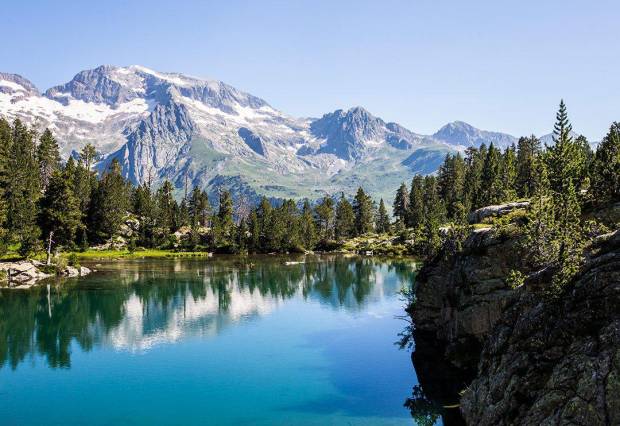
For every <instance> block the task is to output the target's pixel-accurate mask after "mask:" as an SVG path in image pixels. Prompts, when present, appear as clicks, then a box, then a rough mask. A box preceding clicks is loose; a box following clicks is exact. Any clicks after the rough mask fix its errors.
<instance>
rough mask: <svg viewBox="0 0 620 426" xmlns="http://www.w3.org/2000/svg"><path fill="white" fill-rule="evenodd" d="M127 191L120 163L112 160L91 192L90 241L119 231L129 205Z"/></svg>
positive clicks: (127, 187) (101, 239)
mask: <svg viewBox="0 0 620 426" xmlns="http://www.w3.org/2000/svg"><path fill="white" fill-rule="evenodd" d="M129 193H130V192H129V185H128V183H127V182H126V181H125V179H124V178H123V176H122V174H121V165H120V164H119V163H118V161H116V160H113V161H112V163H111V164H110V167H109V168H108V170H107V171H106V172H105V173H104V175H103V176H102V178H101V181H100V182H99V185H98V186H97V189H96V190H95V191H94V193H93V198H92V202H91V206H90V212H91V213H90V215H89V230H90V234H91V238H90V240H91V241H105V240H107V239H109V238H111V237H112V236H114V235H115V234H116V233H117V232H118V231H119V229H120V227H121V225H122V224H123V220H124V218H125V216H126V214H127V211H128V210H129V207H130V205H129Z"/></svg>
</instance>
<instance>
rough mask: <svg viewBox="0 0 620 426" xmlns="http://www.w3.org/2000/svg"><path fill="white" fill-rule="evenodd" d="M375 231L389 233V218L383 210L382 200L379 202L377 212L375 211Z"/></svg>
mask: <svg viewBox="0 0 620 426" xmlns="http://www.w3.org/2000/svg"><path fill="white" fill-rule="evenodd" d="M375 229H376V230H377V232H379V233H386V232H390V217H389V216H388V213H387V210H386V209H385V203H384V202H383V198H382V199H381V201H380V202H379V210H378V211H377V219H376V224H375Z"/></svg>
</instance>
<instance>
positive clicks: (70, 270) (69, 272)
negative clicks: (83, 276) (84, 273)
mask: <svg viewBox="0 0 620 426" xmlns="http://www.w3.org/2000/svg"><path fill="white" fill-rule="evenodd" d="M63 274H64V275H66V276H68V277H78V276H80V271H79V270H78V269H77V268H74V267H73V266H67V267H66V268H65V270H64V271H63Z"/></svg>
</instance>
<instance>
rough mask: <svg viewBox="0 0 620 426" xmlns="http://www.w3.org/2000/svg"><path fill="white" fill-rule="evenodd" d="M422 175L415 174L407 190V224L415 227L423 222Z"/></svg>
mask: <svg viewBox="0 0 620 426" xmlns="http://www.w3.org/2000/svg"><path fill="white" fill-rule="evenodd" d="M424 210H425V207H424V177H423V176H422V175H415V176H414V177H413V179H412V180H411V191H410V192H409V214H408V219H407V226H409V227H412V228H417V227H419V226H420V225H422V223H423V222H424Z"/></svg>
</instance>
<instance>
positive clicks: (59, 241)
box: [39, 170, 82, 246]
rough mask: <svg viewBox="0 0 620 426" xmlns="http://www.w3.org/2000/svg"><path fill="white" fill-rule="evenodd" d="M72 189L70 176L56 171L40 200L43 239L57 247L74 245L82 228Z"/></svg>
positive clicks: (78, 208) (40, 222)
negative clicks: (50, 241)
mask: <svg viewBox="0 0 620 426" xmlns="http://www.w3.org/2000/svg"><path fill="white" fill-rule="evenodd" d="M71 187H72V183H71V181H70V176H67V175H66V174H65V173H63V172H61V171H59V170H54V172H53V173H52V175H51V176H50V177H49V180H48V185H47V188H46V190H45V193H44V195H43V197H42V198H41V200H40V213H39V225H40V227H41V231H42V233H43V237H44V238H45V239H46V241H49V239H51V240H53V242H54V243H55V244H56V245H62V246H71V245H73V243H74V241H75V239H76V235H77V232H78V230H80V228H81V226H82V221H81V219H82V213H81V212H80V207H79V205H78V201H77V199H76V198H75V195H74V194H73V190H72V189H71Z"/></svg>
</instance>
